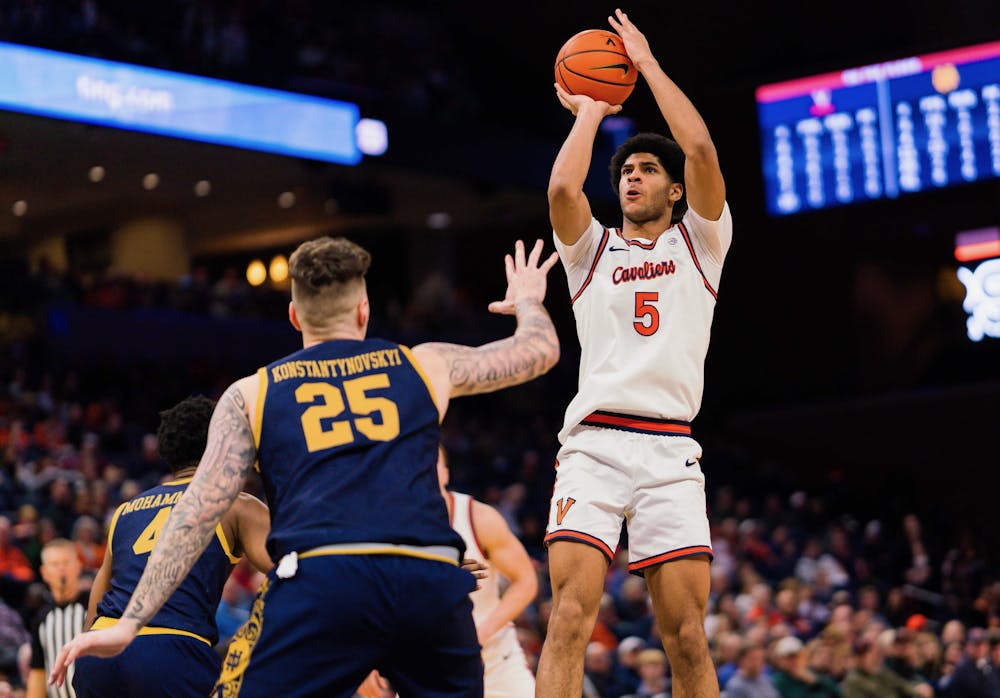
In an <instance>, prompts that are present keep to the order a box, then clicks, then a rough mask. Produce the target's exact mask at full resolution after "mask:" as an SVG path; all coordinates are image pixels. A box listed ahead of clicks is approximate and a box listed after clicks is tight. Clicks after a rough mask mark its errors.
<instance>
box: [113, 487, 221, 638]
mask: <svg viewBox="0 0 1000 698" xmlns="http://www.w3.org/2000/svg"><path fill="white" fill-rule="evenodd" d="M190 482H191V478H184V479H182V480H174V481H173V482H168V483H166V484H163V485H160V486H159V487H154V488H152V489H149V490H146V491H145V492H143V493H142V494H140V495H139V496H138V497H135V498H134V499H131V500H129V501H128V502H125V503H124V504H122V505H121V506H120V507H118V510H117V511H116V512H115V516H114V519H113V520H112V522H111V527H110V529H109V531H108V548H109V549H110V550H111V585H110V588H109V589H108V591H107V592H106V593H105V594H104V597H103V598H102V599H101V601H100V603H99V604H98V606H97V615H98V617H99V618H121V617H122V614H123V613H124V612H125V607H126V606H127V605H128V602H129V599H130V598H131V597H132V592H133V591H135V587H136V585H138V583H139V578H140V577H142V573H143V571H144V570H145V569H146V563H147V562H148V561H149V554H150V552H152V550H153V546H154V544H155V543H156V538H157V536H158V535H159V533H160V531H161V530H162V528H163V525H164V524H165V523H166V522H167V517H168V516H170V512H171V511H172V510H173V507H174V505H175V504H177V502H178V500H180V498H181V495H183V494H184V490H186V489H187V486H188V484H190ZM237 562H239V558H236V557H233V555H232V547H231V546H230V544H229V541H227V540H226V537H225V533H224V532H223V530H222V525H221V524H220V525H219V526H218V527H217V528H216V530H215V536H214V537H213V538H212V541H211V542H210V543H209V545H208V548H206V549H205V552H204V553H202V555H201V557H200V558H198V560H197V561H196V562H195V564H194V567H193V568H192V569H191V572H190V574H188V576H187V577H185V578H184V581H182V582H181V585H180V586H179V587H178V588H177V590H176V591H175V592H174V593H173V594H172V595H171V596H170V598H169V599H167V602H166V603H165V604H163V608H161V609H160V611H159V612H158V613H157V614H156V615H155V616H153V618H152V620H150V621H149V626H150V627H153V628H171V629H173V630H180V631H183V632H184V633H190V634H194V635H197V636H198V637H201V638H204V639H206V640H207V641H208V642H210V643H211V644H213V645H214V644H215V643H216V641H217V640H218V635H219V633H218V630H217V629H216V625H215V611H216V607H217V606H218V603H219V599H220V598H221V597H222V587H223V586H224V585H225V583H226V579H228V577H229V573H230V572H231V571H232V568H233V565H234V564H236V563H237ZM100 623H101V621H100V620H98V624H100ZM98 627H100V626H98Z"/></svg>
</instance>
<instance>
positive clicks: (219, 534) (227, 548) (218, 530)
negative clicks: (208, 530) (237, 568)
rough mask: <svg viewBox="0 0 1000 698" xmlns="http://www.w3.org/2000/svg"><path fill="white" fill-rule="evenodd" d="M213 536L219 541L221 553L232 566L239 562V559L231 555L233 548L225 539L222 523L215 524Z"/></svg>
mask: <svg viewBox="0 0 1000 698" xmlns="http://www.w3.org/2000/svg"><path fill="white" fill-rule="evenodd" d="M215 536H216V538H218V539H219V545H221V546H222V552H224V553H225V554H226V557H228V558H229V561H230V562H231V563H233V564H234V565H235V564H236V563H237V562H239V561H240V559H241V558H238V557H236V556H235V555H233V546H231V545H230V544H229V540H228V539H227V538H226V532H225V530H223V528H222V523H219V524H216V526H215Z"/></svg>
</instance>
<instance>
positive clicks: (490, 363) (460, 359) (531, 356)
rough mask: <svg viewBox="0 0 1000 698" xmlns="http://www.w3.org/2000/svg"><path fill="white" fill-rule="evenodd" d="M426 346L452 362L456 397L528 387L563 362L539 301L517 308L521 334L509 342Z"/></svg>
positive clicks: (449, 364) (452, 382) (452, 378)
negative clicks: (535, 379)
mask: <svg viewBox="0 0 1000 698" xmlns="http://www.w3.org/2000/svg"><path fill="white" fill-rule="evenodd" d="M425 346H427V347H429V348H433V349H434V350H436V351H438V352H439V353H440V354H441V356H443V357H444V358H445V360H446V361H447V362H448V368H449V377H450V378H451V384H452V385H453V386H454V388H455V395H472V394H476V393H489V392H492V391H494V390H500V389H501V388H507V387H509V386H512V385H518V384H520V383H525V382H527V381H529V380H532V379H533V378H537V377H538V376H540V375H542V374H543V373H546V372H547V371H548V370H549V369H551V368H552V367H553V366H555V364H556V362H557V361H558V360H559V339H558V337H557V336H556V330H555V327H553V325H552V320H551V319H550V318H549V314H548V313H547V312H546V310H545V308H544V307H543V306H542V304H541V303H540V302H538V301H522V302H520V303H518V304H517V331H516V332H514V334H513V336H511V337H508V338H507V339H502V340H500V341H498V342H492V343H491V344H485V345H483V346H481V347H465V346H460V345H457V344H428V345H425Z"/></svg>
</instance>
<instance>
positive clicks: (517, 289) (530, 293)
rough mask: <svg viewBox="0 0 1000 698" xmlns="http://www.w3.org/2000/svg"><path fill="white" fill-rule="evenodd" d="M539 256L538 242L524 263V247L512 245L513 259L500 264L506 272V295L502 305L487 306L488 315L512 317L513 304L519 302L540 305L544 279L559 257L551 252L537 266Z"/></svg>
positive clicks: (539, 243)
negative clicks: (495, 314)
mask: <svg viewBox="0 0 1000 698" xmlns="http://www.w3.org/2000/svg"><path fill="white" fill-rule="evenodd" d="M541 254H542V241H541V240H536V241H535V246H534V247H533V248H532V250H531V255H530V256H529V257H528V258H527V260H525V258H524V243H523V242H522V241H521V240H518V241H517V243H516V244H515V245H514V256H513V257H511V256H510V255H506V256H505V257H504V260H503V261H504V266H505V267H506V269H507V295H506V296H504V299H503V300H502V301H494V302H493V303H490V305H489V311H490V312H491V313H497V314H499V315H514V314H515V313H516V309H517V304H518V303H519V302H521V301H532V302H535V303H541V302H542V301H543V300H545V275H546V274H548V273H549V269H551V268H552V265H554V264H555V263H556V260H557V259H559V255H557V254H556V253H555V252H553V253H552V254H551V255H549V258H548V259H546V260H545V261H544V262H542V263H541V264H539V263H538V258H539V257H540V256H541Z"/></svg>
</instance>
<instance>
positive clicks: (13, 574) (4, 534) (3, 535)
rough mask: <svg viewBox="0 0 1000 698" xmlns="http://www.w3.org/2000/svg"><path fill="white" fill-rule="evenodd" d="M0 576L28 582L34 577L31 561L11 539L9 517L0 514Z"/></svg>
mask: <svg viewBox="0 0 1000 698" xmlns="http://www.w3.org/2000/svg"><path fill="white" fill-rule="evenodd" d="M0 578H6V579H11V580H14V581H17V582H24V583H27V582H30V581H33V580H34V578H35V573H34V571H32V569H31V563H29V562H28V558H27V557H26V556H25V554H24V553H23V552H21V549H20V548H18V547H17V546H15V545H14V543H13V542H12V540H11V524H10V519H8V518H7V517H6V516H0Z"/></svg>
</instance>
